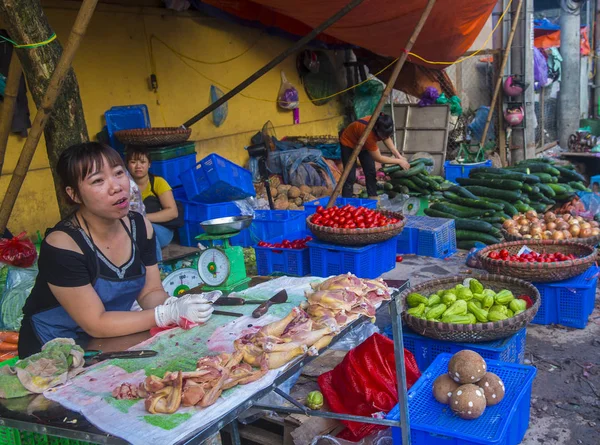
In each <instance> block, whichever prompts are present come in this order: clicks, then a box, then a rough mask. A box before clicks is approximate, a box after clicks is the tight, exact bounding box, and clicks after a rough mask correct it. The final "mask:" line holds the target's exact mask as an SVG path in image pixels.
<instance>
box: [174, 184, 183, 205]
mask: <svg viewBox="0 0 600 445" xmlns="http://www.w3.org/2000/svg"><path fill="white" fill-rule="evenodd" d="M172 192H173V198H175V201H187V195H186V194H185V190H184V189H183V186H181V185H180V186H178V187H173V189H172Z"/></svg>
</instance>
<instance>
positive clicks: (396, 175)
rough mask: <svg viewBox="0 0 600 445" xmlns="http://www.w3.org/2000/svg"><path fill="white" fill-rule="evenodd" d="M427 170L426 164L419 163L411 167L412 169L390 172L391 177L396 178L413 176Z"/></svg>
mask: <svg viewBox="0 0 600 445" xmlns="http://www.w3.org/2000/svg"><path fill="white" fill-rule="evenodd" d="M424 170H425V164H423V163H419V164H417V165H415V166H414V167H411V168H410V170H399V171H395V172H394V173H390V177H391V178H394V179H398V178H410V177H412V176H415V175H418V174H419V173H421V172H422V171H424Z"/></svg>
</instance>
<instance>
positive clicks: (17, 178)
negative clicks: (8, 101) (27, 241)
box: [0, 0, 98, 233]
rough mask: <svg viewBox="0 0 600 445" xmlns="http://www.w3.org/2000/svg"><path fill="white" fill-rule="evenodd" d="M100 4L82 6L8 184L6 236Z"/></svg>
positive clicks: (2, 209) (2, 222)
mask: <svg viewBox="0 0 600 445" xmlns="http://www.w3.org/2000/svg"><path fill="white" fill-rule="evenodd" d="M97 3H98V0H83V3H82V4H81V8H80V9H79V13H78V14H77V18H76V19H75V23H74V24H73V28H72V29H71V34H70V35H69V40H68V41H67V45H66V46H65V49H64V52H63V53H62V55H61V57H60V60H59V61H58V65H57V66H56V69H55V70H54V73H52V77H51V79H50V83H49V84H48V89H47V90H46V94H44V98H43V99H42V102H41V104H40V107H39V108H38V110H37V113H36V115H35V119H34V121H33V124H32V126H31V130H30V132H29V136H28V137H27V140H26V141H25V145H24V146H23V150H22V151H21V155H20V156H19V161H18V162H17V166H16V167H15V171H14V172H13V175H12V178H11V180H10V183H9V184H8V189H7V190H6V194H5V195H4V200H3V201H2V205H1V206H0V233H4V230H5V229H6V225H7V224H8V220H9V218H10V214H11V213H12V210H13V208H14V206H15V202H16V201H17V196H18V195H19V191H20V190H21V186H22V185H23V181H24V180H25V176H26V175H27V170H29V165H30V164H31V160H32V159H33V155H34V154H35V149H36V148H37V145H38V143H39V141H40V138H41V137H42V133H43V132H44V127H45V125H46V122H47V121H48V117H49V116H50V113H51V112H52V108H53V107H54V103H55V102H56V99H57V97H58V95H59V93H60V90H61V87H62V84H63V81H64V78H65V76H66V74H67V73H68V72H69V69H70V68H71V62H73V58H74V57H75V54H76V53H77V49H78V48H79V45H80V43H81V40H82V38H83V36H84V35H85V32H86V30H87V27H88V25H89V23H90V20H91V19H92V15H93V14H94V10H95V9H96V4H97ZM24 51H31V50H24Z"/></svg>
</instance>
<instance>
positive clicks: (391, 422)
mask: <svg viewBox="0 0 600 445" xmlns="http://www.w3.org/2000/svg"><path fill="white" fill-rule="evenodd" d="M253 407H254V408H257V409H262V410H265V411H278V412H281V413H287V414H305V415H307V416H311V417H323V418H325V419H336V420H348V421H351V422H360V423H371V424H373V425H383V426H394V427H399V426H401V425H400V423H399V422H398V421H396V420H387V419H375V418H373V417H362V416H355V415H353V414H337V413H330V412H328V411H316V410H312V409H309V410H308V412H307V413H305V412H304V411H302V410H301V409H298V408H292V407H289V406H278V405H263V404H262V403H257V404H254V405H253ZM403 443H404V442H403Z"/></svg>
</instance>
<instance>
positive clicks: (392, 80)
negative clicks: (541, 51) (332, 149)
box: [327, 0, 523, 208]
mask: <svg viewBox="0 0 600 445" xmlns="http://www.w3.org/2000/svg"><path fill="white" fill-rule="evenodd" d="M435 1H436V0H429V1H428V2H427V6H426V7H425V10H424V11H423V13H422V14H421V18H420V19H419V22H418V23H417V26H416V27H415V29H414V30H413V32H412V35H411V36H410V39H409V40H408V43H407V44H406V48H404V52H403V53H402V55H401V56H400V58H399V59H398V61H397V62H396V63H395V65H394V70H393V71H392V74H391V75H390V78H389V79H388V82H387V85H386V86H385V89H384V90H383V94H382V95H381V98H380V99H379V102H378V103H377V106H376V107H375V111H373V114H372V116H373V118H372V119H369V122H368V124H367V127H366V128H365V131H364V132H363V134H362V136H361V137H360V139H359V140H358V144H356V147H354V151H353V152H352V155H351V156H350V159H349V160H348V163H347V164H346V166H345V167H344V171H343V172H342V176H341V177H340V180H339V181H338V183H337V184H336V186H335V190H334V191H333V194H332V195H331V198H329V203H328V204H327V208H330V207H332V206H333V205H334V203H335V200H336V199H337V197H338V196H339V195H340V193H341V191H342V187H344V183H345V182H346V179H348V175H349V174H350V170H351V169H353V168H354V164H355V163H356V158H358V155H359V153H360V151H361V150H362V148H363V146H364V145H365V142H366V141H367V138H368V137H369V135H370V134H371V131H372V130H373V127H374V126H375V122H376V121H377V116H379V113H381V110H382V109H383V105H384V104H385V102H386V100H387V98H388V96H389V95H390V93H391V92H392V89H393V88H394V84H395V83H396V79H397V78H398V75H399V74H400V71H401V70H402V67H403V66H404V62H406V59H407V58H408V53H409V52H410V51H411V50H412V47H413V46H414V44H415V42H416V40H417V37H418V36H419V34H420V33H421V30H422V29H423V26H424V25H425V21H426V20H427V17H429V13H430V12H431V10H432V9H433V6H434V5H435ZM522 1H523V0H521V2H522Z"/></svg>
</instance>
